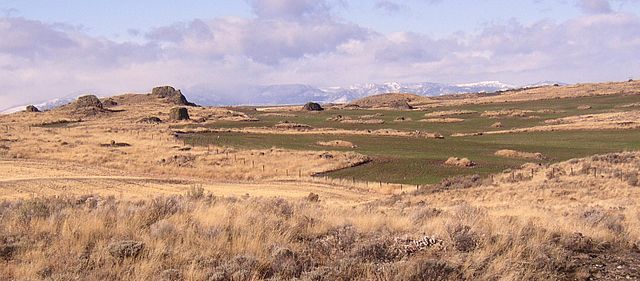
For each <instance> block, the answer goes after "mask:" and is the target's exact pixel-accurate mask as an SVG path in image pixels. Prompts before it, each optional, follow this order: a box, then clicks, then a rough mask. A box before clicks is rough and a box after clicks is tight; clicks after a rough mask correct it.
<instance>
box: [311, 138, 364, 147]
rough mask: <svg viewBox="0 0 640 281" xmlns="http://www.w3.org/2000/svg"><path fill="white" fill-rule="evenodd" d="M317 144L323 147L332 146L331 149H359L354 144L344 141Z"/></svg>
mask: <svg viewBox="0 0 640 281" xmlns="http://www.w3.org/2000/svg"><path fill="white" fill-rule="evenodd" d="M316 144H318V145H321V146H330V147H350V148H356V147H357V146H356V145H354V144H353V143H352V142H350V141H343V140H333V141H319V142H316Z"/></svg>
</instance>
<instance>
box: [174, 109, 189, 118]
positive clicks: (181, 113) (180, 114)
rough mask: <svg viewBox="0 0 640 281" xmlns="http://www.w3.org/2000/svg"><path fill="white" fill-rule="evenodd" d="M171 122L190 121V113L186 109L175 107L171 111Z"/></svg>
mask: <svg viewBox="0 0 640 281" xmlns="http://www.w3.org/2000/svg"><path fill="white" fill-rule="evenodd" d="M169 118H171V120H189V111H188V110H187V109H186V108H184V107H174V108H172V109H171V111H169Z"/></svg>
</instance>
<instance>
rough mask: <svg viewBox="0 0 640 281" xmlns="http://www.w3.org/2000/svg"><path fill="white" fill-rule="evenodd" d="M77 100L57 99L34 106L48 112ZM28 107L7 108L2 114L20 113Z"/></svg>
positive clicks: (72, 98) (71, 98) (70, 98)
mask: <svg viewBox="0 0 640 281" xmlns="http://www.w3.org/2000/svg"><path fill="white" fill-rule="evenodd" d="M75 99H76V98H75V97H64V98H56V99H52V100H48V101H44V102H40V103H36V104H33V105H34V106H35V107H37V108H38V109H40V110H48V109H52V108H54V107H58V106H62V105H65V104H68V103H70V102H72V101H74V100H75ZM26 106H27V105H26V104H25V105H21V106H16V107H11V108H6V109H3V110H2V111H1V112H0V113H3V114H8V113H14V112H18V111H21V110H24V109H25V107H26Z"/></svg>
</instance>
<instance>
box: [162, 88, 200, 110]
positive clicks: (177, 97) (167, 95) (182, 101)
mask: <svg viewBox="0 0 640 281" xmlns="http://www.w3.org/2000/svg"><path fill="white" fill-rule="evenodd" d="M151 95H152V96H156V97H158V98H162V99H165V100H166V101H167V102H170V103H173V104H176V105H186V106H196V104H195V103H192V102H189V101H188V100H187V98H186V97H185V96H184V95H183V94H182V92H181V91H180V90H176V89H175V88H173V87H171V86H161V87H155V88H153V90H151Z"/></svg>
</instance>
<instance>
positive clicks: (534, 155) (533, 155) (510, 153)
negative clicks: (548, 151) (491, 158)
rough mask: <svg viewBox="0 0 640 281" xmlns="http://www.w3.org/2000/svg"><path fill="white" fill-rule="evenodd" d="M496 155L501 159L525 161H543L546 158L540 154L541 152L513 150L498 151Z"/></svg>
mask: <svg viewBox="0 0 640 281" xmlns="http://www.w3.org/2000/svg"><path fill="white" fill-rule="evenodd" d="M495 155H496V156H500V157H506V158H523V159H535V160H542V159H544V158H545V157H544V155H542V153H539V152H523V151H516V150H511V149H501V150H498V151H496V153H495Z"/></svg>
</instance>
